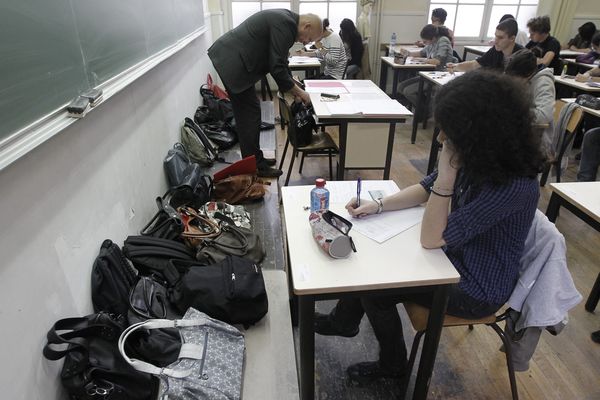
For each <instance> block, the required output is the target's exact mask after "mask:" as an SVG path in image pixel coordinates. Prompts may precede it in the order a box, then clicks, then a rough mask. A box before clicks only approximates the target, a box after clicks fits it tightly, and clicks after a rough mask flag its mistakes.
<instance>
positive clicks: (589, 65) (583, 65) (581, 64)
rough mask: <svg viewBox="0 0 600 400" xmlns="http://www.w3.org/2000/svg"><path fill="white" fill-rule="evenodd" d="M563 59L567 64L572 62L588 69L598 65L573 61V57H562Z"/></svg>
mask: <svg viewBox="0 0 600 400" xmlns="http://www.w3.org/2000/svg"><path fill="white" fill-rule="evenodd" d="M563 61H564V62H566V63H568V64H574V65H578V66H580V67H583V68H589V69H591V68H594V67H597V66H598V65H595V64H586V63H580V62H577V61H575V59H573V58H565V59H563Z"/></svg>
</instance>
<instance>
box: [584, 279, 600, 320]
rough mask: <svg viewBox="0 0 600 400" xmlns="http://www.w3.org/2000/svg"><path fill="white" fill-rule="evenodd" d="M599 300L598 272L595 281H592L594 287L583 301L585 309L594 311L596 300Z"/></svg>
mask: <svg viewBox="0 0 600 400" xmlns="http://www.w3.org/2000/svg"><path fill="white" fill-rule="evenodd" d="M599 300H600V274H598V277H597V278H596V282H595V283H594V287H593V288H592V291H591V292H590V295H589V296H588V299H587V301H586V302H585V310H586V311H589V312H594V310H595V309H596V306H597V305H598V301H599Z"/></svg>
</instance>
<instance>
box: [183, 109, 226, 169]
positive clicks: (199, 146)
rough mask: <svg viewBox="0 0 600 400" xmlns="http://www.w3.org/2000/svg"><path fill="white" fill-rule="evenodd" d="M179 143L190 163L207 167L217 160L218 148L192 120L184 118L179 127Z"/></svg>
mask: <svg viewBox="0 0 600 400" xmlns="http://www.w3.org/2000/svg"><path fill="white" fill-rule="evenodd" d="M181 143H183V146H184V147H185V149H186V150H187V153H188V155H189V157H190V159H191V161H193V162H196V163H198V164H200V165H202V166H204V167H209V166H211V165H213V163H214V162H215V161H217V160H219V148H218V147H217V146H216V145H215V144H214V143H213V142H212V141H211V140H210V139H209V138H208V136H206V134H205V133H204V131H203V130H202V128H200V127H199V126H198V124H196V123H195V122H194V121H193V120H192V119H190V118H186V119H185V121H184V124H183V126H182V127H181Z"/></svg>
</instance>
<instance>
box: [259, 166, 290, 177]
mask: <svg viewBox="0 0 600 400" xmlns="http://www.w3.org/2000/svg"><path fill="white" fill-rule="evenodd" d="M281 174H283V171H281V170H280V169H277V168H271V167H263V168H258V170H257V174H256V175H258V176H260V177H261V178H279V177H280V176H281Z"/></svg>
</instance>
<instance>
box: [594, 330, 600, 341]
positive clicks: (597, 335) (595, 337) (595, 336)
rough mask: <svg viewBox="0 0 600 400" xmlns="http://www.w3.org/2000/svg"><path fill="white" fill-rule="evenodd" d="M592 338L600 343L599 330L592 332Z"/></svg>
mask: <svg viewBox="0 0 600 400" xmlns="http://www.w3.org/2000/svg"><path fill="white" fill-rule="evenodd" d="M592 340H593V341H594V342H596V343H600V331H596V332H592Z"/></svg>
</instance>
